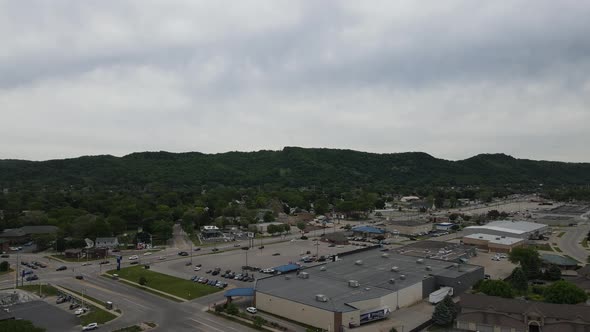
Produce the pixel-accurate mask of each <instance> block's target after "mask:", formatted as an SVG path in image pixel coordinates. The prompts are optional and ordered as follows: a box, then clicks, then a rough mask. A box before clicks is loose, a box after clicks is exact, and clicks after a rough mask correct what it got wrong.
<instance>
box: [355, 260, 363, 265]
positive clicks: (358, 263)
mask: <svg viewBox="0 0 590 332" xmlns="http://www.w3.org/2000/svg"><path fill="white" fill-rule="evenodd" d="M354 264H356V265H363V261H362V260H360V259H359V260H358V261H356V262H354Z"/></svg>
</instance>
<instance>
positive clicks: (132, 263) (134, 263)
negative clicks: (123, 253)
mask: <svg viewBox="0 0 590 332" xmlns="http://www.w3.org/2000/svg"><path fill="white" fill-rule="evenodd" d="M136 264H139V262H138V261H133V262H131V263H129V265H136Z"/></svg>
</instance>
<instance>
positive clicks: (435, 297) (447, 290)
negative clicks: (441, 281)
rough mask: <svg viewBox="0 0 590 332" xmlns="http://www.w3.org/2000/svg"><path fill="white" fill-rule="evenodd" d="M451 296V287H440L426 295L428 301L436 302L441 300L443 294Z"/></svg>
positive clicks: (443, 296)
mask: <svg viewBox="0 0 590 332" xmlns="http://www.w3.org/2000/svg"><path fill="white" fill-rule="evenodd" d="M447 295H449V296H453V287H441V289H439V290H437V291H434V292H432V293H430V295H429V296H428V302H430V303H432V304H437V303H439V302H440V301H442V300H443V299H444V298H445V296H447Z"/></svg>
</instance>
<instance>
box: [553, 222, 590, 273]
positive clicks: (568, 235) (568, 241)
mask: <svg viewBox="0 0 590 332" xmlns="http://www.w3.org/2000/svg"><path fill="white" fill-rule="evenodd" d="M563 230H564V229H563V228H561V229H560V231H563ZM588 231H590V225H588V221H584V222H580V223H579V224H578V225H577V226H575V227H568V228H567V230H566V232H565V234H564V235H563V236H562V237H557V236H556V237H554V238H553V240H556V241H557V243H558V246H559V248H560V249H561V250H562V251H563V252H564V253H565V254H567V255H569V256H571V257H573V258H574V259H576V260H578V261H580V262H581V263H582V264H586V263H587V259H588V256H590V251H588V249H586V248H584V247H583V246H582V244H581V243H582V240H583V239H584V238H585V237H586V235H587V234H588ZM557 233H559V232H557Z"/></svg>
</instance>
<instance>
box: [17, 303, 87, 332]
mask: <svg viewBox="0 0 590 332" xmlns="http://www.w3.org/2000/svg"><path fill="white" fill-rule="evenodd" d="M10 311H11V313H13V314H14V315H15V316H16V317H17V318H22V319H26V320H30V321H32V322H33V324H35V325H36V326H42V327H44V328H46V329H47V332H53V331H55V332H64V331H80V330H81V328H80V325H79V323H78V318H77V317H76V316H75V315H74V314H72V313H70V312H67V311H65V310H62V309H59V308H57V307H55V306H53V305H51V304H49V303H47V302H44V301H32V302H28V303H23V304H17V305H14V306H12V307H10Z"/></svg>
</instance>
